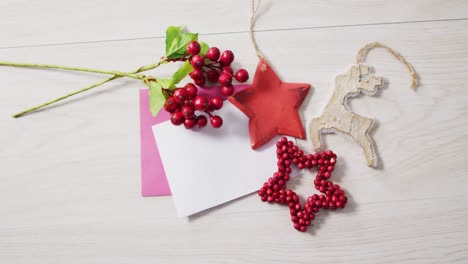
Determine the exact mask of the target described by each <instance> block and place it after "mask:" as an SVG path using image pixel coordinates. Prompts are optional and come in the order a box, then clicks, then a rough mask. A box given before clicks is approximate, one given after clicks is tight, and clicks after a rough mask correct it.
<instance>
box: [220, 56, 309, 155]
mask: <svg viewBox="0 0 468 264" xmlns="http://www.w3.org/2000/svg"><path fill="white" fill-rule="evenodd" d="M309 89H310V84H306V83H285V82H282V81H281V80H280V79H279V77H278V76H277V75H276V73H275V71H274V70H273V69H272V68H271V66H270V65H269V64H268V63H267V62H266V61H265V60H263V59H260V61H259V63H258V66H257V70H256V72H255V76H254V80H253V84H252V86H251V87H249V88H247V89H245V90H243V91H241V92H238V93H236V94H234V95H233V96H231V97H229V98H228V100H229V102H231V103H232V104H234V105H235V106H236V107H237V108H239V109H240V110H241V111H242V112H243V113H244V114H245V115H247V116H248V117H249V119H250V121H249V132H250V143H251V146H252V148H253V149H256V148H258V147H260V146H262V145H264V144H265V143H266V142H268V141H269V140H270V139H272V138H273V137H274V136H275V135H277V134H283V135H289V136H293V137H298V138H305V131H304V128H303V126H302V122H301V118H300V117H299V114H298V112H297V111H298V108H299V106H300V105H301V103H302V101H303V100H304V98H305V97H306V95H307V93H308V92H309Z"/></svg>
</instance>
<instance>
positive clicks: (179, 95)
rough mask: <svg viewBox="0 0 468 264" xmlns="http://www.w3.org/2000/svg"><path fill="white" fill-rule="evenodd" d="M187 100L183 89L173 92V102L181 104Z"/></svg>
mask: <svg viewBox="0 0 468 264" xmlns="http://www.w3.org/2000/svg"><path fill="white" fill-rule="evenodd" d="M186 98H187V93H186V92H185V90H184V89H181V88H178V89H176V90H175V91H174V100H175V101H176V102H178V103H179V104H182V103H183V102H184V101H185V99H186Z"/></svg>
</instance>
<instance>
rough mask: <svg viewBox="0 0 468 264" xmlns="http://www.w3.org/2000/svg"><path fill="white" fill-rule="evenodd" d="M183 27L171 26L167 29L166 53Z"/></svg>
mask: <svg viewBox="0 0 468 264" xmlns="http://www.w3.org/2000/svg"><path fill="white" fill-rule="evenodd" d="M181 29H182V27H180V26H179V27H176V26H170V27H168V28H167V29H166V54H168V53H169V47H170V44H171V43H172V42H173V41H174V40H175V38H176V37H177V36H179V35H180V30H181Z"/></svg>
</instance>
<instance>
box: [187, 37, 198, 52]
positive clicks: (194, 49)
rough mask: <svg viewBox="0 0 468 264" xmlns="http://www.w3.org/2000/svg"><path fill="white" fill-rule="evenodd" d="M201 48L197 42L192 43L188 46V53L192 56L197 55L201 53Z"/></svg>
mask: <svg viewBox="0 0 468 264" xmlns="http://www.w3.org/2000/svg"><path fill="white" fill-rule="evenodd" d="M200 50H201V47H200V43H198V42H197V41H195V40H194V41H190V43H189V44H187V52H188V53H190V54H191V55H197V54H198V53H200Z"/></svg>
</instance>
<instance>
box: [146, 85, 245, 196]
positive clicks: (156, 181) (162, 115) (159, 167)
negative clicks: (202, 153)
mask: <svg viewBox="0 0 468 264" xmlns="http://www.w3.org/2000/svg"><path fill="white" fill-rule="evenodd" d="M234 88H235V91H240V90H243V89H245V88H247V85H236V86H234ZM199 94H200V95H208V96H210V97H213V96H219V97H221V98H224V96H222V95H221V93H220V89H219V87H211V88H207V89H200V91H199ZM168 120H169V114H168V113H167V112H166V111H164V110H162V111H160V112H159V114H158V115H157V116H156V117H154V116H153V115H152V114H151V111H150V107H149V97H148V90H147V89H141V90H140V144H141V194H142V195H143V196H165V195H171V190H170V188H169V184H168V183H167V179H166V173H165V171H164V167H163V164H162V161H161V156H160V153H159V150H158V145H157V144H156V141H155V140H154V135H153V129H152V127H153V126H154V125H156V124H159V123H162V122H165V121H168ZM180 129H184V128H183V127H181V128H180ZM207 129H210V128H207Z"/></svg>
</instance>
